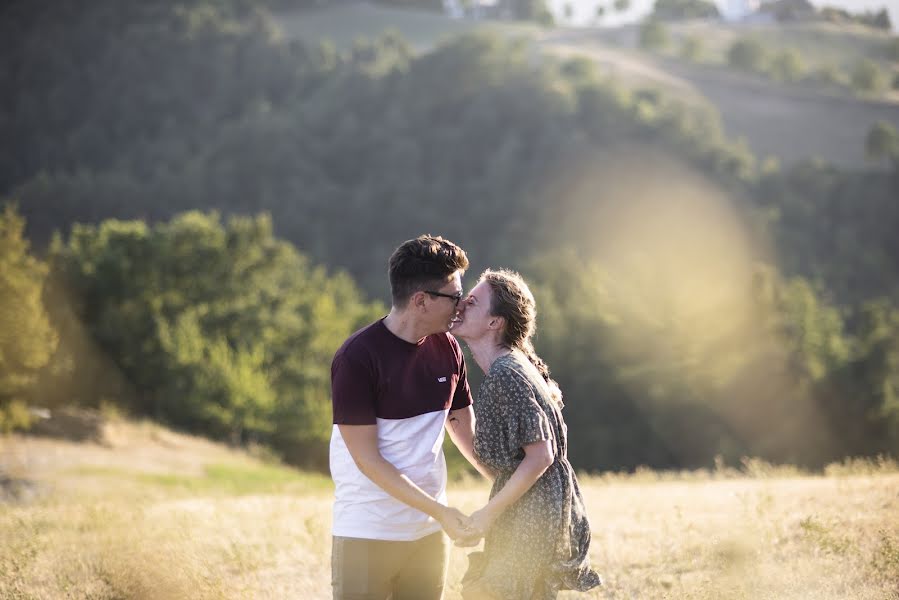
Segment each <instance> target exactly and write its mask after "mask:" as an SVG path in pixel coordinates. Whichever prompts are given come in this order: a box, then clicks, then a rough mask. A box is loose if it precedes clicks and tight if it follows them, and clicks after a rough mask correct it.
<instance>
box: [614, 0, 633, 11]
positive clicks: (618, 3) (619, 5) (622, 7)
mask: <svg viewBox="0 0 899 600" xmlns="http://www.w3.org/2000/svg"><path fill="white" fill-rule="evenodd" d="M612 6H613V7H614V8H615V10H616V11H618V12H620V13H623V12H627V11H628V10H630V8H631V0H615V1H614V2H613V3H612Z"/></svg>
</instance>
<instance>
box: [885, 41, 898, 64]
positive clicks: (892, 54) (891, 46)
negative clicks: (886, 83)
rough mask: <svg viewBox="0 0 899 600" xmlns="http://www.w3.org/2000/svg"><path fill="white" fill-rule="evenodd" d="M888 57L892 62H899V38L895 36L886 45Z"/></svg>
mask: <svg viewBox="0 0 899 600" xmlns="http://www.w3.org/2000/svg"><path fill="white" fill-rule="evenodd" d="M886 56H887V58H888V59H890V60H892V61H897V62H899V36H895V35H894V36H893V37H891V38H890V41H889V42H887V43H886Z"/></svg>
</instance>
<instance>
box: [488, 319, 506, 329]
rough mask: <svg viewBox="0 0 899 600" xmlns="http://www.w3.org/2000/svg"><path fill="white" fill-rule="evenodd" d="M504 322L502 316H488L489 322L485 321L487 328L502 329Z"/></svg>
mask: <svg viewBox="0 0 899 600" xmlns="http://www.w3.org/2000/svg"><path fill="white" fill-rule="evenodd" d="M505 324H506V319H504V318H503V317H490V322H489V323H487V328H488V329H502V328H503V325H505Z"/></svg>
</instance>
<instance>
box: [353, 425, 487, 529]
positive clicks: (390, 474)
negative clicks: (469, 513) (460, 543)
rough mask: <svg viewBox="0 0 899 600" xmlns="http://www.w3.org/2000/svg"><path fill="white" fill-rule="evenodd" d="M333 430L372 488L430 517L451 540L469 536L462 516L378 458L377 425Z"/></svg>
mask: <svg viewBox="0 0 899 600" xmlns="http://www.w3.org/2000/svg"><path fill="white" fill-rule="evenodd" d="M337 428H338V429H339V430H340V435H341V436H342V437H343V440H344V442H345V443H346V447H347V450H349V452H350V456H352V457H353V461H354V462H355V463H356V466H357V467H359V470H360V471H362V474H363V475H365V476H366V477H368V478H369V479H371V480H372V482H374V484H375V485H377V486H378V487H380V488H381V489H383V490H384V491H385V492H387V493H388V494H390V495H391V496H393V497H394V498H396V499H397V500H399V501H400V502H404V503H406V504H408V505H409V506H411V507H412V508H415V509H418V510H420V511H422V512H423V513H425V514H428V515H430V516H432V517H434V518H435V519H436V520H437V521H438V522H439V523H440V525H441V526H442V527H443V529H444V530H445V531H446V533H447V535H449V536H450V537H451V538H453V539H456V538H459V537H462V536H465V535H468V534H469V532H468V531H467V530H466V527H465V526H466V521H467V517H465V515H463V514H462V513H461V512H460V511H459V510H457V509H455V508H450V507H448V506H444V505H443V504H440V503H439V502H438V501H437V500H435V499H434V498H432V497H431V496H430V495H429V494H428V493H427V492H425V491H424V490H422V489H421V488H420V487H418V486H417V485H415V483H414V482H413V481H412V480H411V479H409V478H408V477H407V476H406V475H403V474H402V473H400V471H399V470H398V469H397V468H396V467H395V466H393V465H392V464H391V463H390V462H389V461H387V460H386V459H385V458H384V457H383V456H381V453H380V452H379V451H378V426H377V425H338V426H337Z"/></svg>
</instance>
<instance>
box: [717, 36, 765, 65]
mask: <svg viewBox="0 0 899 600" xmlns="http://www.w3.org/2000/svg"><path fill="white" fill-rule="evenodd" d="M766 60H767V56H766V52H765V47H764V46H763V45H762V43H761V42H760V41H759V40H758V39H756V38H751V37H743V38H739V39H737V40H736V41H735V42H734V43H733V44H732V45H731V47H730V49H729V50H728V51H727V62H728V64H730V66H732V67H734V68H737V69H741V70H743V71H754V72H757V73H758V72H761V71H762V70H763V69H764V67H765V62H766Z"/></svg>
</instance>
